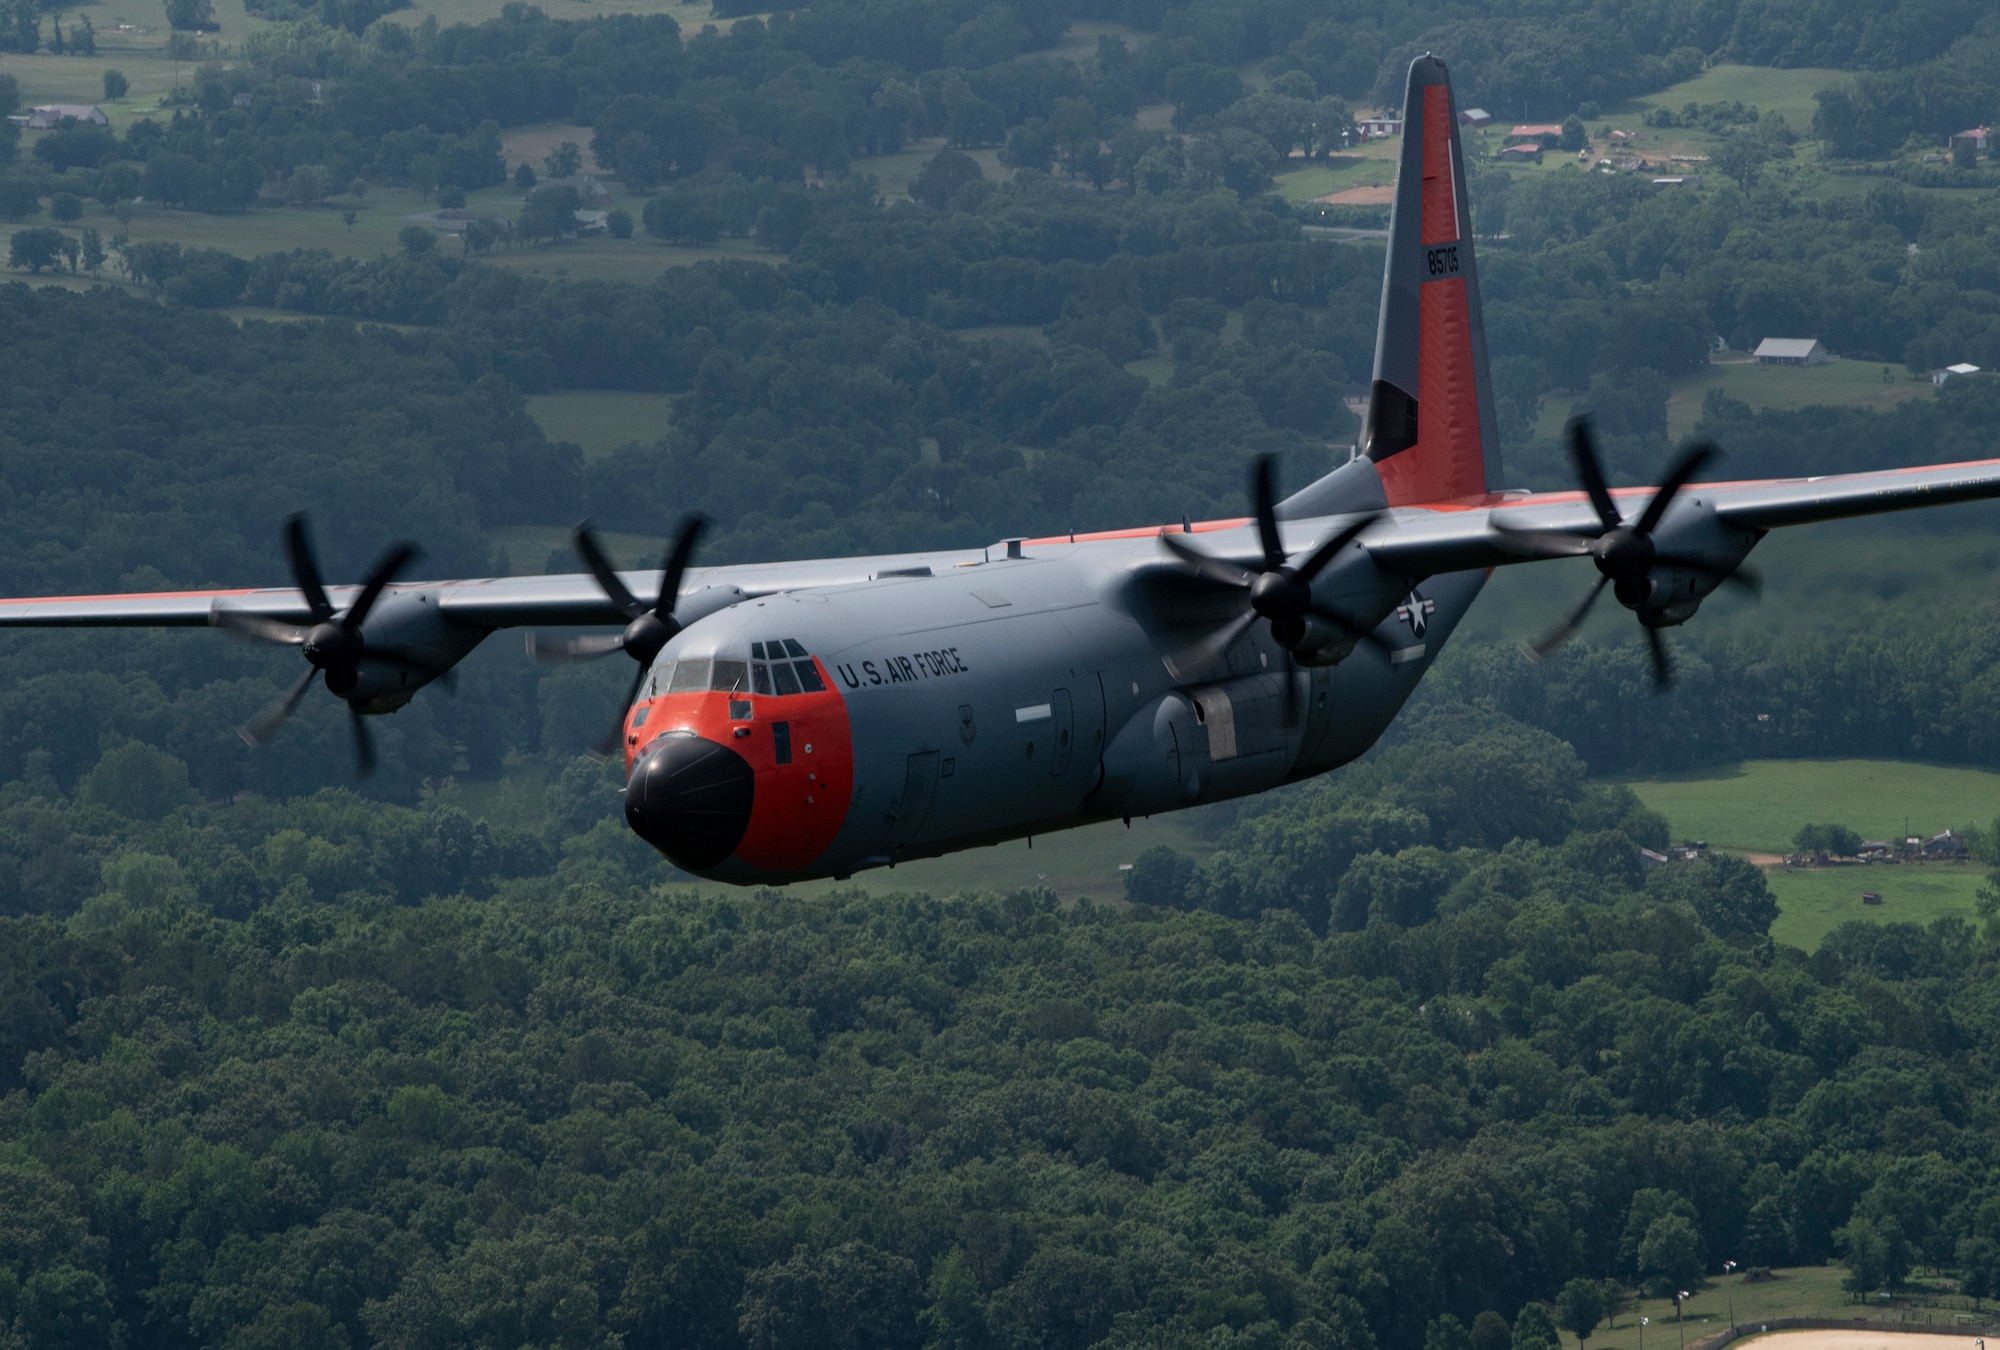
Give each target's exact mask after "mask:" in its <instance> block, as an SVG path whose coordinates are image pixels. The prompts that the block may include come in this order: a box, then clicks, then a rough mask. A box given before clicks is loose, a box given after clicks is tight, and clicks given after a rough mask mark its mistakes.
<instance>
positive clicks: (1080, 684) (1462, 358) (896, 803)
mask: <svg viewBox="0 0 2000 1350" xmlns="http://www.w3.org/2000/svg"><path fill="white" fill-rule="evenodd" d="M1389 233H1390V238H1389V252H1388V261H1387V266H1386V268H1385V275H1384V277H1383V285H1382V312H1381V321H1380V328H1379V335H1378V338H1377V345H1376V351H1375V373H1374V381H1373V385H1372V387H1371V390H1370V395H1369V402H1368V415H1367V421H1366V425H1365V426H1364V428H1363V432H1362V438H1361V441H1360V446H1359V450H1358V453H1357V454H1356V456H1355V457H1354V458H1353V459H1351V460H1350V461H1349V462H1348V463H1346V464H1345V465H1343V466H1341V467H1340V468H1338V469H1336V470H1335V471H1334V472H1332V473H1330V474H1328V475H1327V476H1326V477H1324V478H1322V479H1320V480H1319V481H1318V482H1316V483H1313V484H1312V485H1311V486H1309V487H1307V488H1306V489H1304V490H1303V491H1301V492H1298V493H1296V494H1294V495H1293V496H1290V497H1288V498H1285V499H1284V500H1282V501H1279V500H1276V499H1275V494H1274V492H1273V491H1272V483H1271V474H1270V470H1269V466H1268V464H1267V463H1260V464H1259V465H1258V466H1257V468H1256V471H1255V473H1254V474H1253V477H1252V492H1251V495H1252V500H1253V502H1254V505H1255V512H1256V514H1255V515H1254V516H1253V517H1252V518H1250V519H1247V520H1244V519H1237V520H1212V521H1204V522H1201V523H1199V524H1194V525H1191V526H1190V525H1185V524H1183V525H1180V526H1171V527H1165V528H1162V527H1159V526H1145V527H1143V528H1139V529H1130V530H1117V531H1111V532H1108V533H1104V534H1091V535H1077V536H1074V537H1067V536H1066V537H1059V538H1052V539H1024V540H1010V541H1007V542H1006V543H1005V544H1004V545H996V546H994V547H993V548H990V549H984V550H973V551H967V552H942V553H919V554H902V555H896V556H889V557H874V558H848V559H832V560H821V561H813V562H793V563H771V564H761V565H753V566H744V567H730V568H695V569H690V568H689V567H688V561H689V558H690V555H691V552H692V549H693V545H694V542H695V537H696V534H697V533H698V530H699V525H700V522H699V520H698V519H696V520H690V521H689V522H687V523H686V524H684V525H683V526H682V528H681V531H680V534H679V537H678V538H677V540H676V541H675V543H674V546H673V549H672V551H671V553H670V555H669V557H668V558H667V560H666V564H665V566H664V568H663V569H662V570H661V571H659V572H641V573H624V574H620V573H617V572H615V571H614V570H613V569H612V567H611V565H610V563H609V562H608V561H607V560H606V558H605V556H604V553H603V550H602V549H601V548H599V547H598V545H597V543H596V540H595V538H594V537H593V536H592V535H591V534H590V532H589V530H588V529H587V528H580V529H579V530H578V532H577V537H576V544H577V550H578V552H579V554H580V555H581V556H582V557H583V558H584V560H585V561H586V562H587V563H588V564H589V566H590V572H589V573H588V574H579V575H575V576H552V577H516V578H500V579H484V580H476V581H444V582H424V583H411V584H397V583H396V582H395V580H394V578H395V576H396V575H397V573H398V572H399V571H400V570H401V569H402V568H403V567H404V566H405V565H406V564H407V563H408V561H409V559H410V558H411V556H412V550H410V549H408V548H407V547H397V548H394V549H392V550H390V552H389V553H388V554H387V555H386V556H384V557H383V559H382V560H381V561H380V562H379V563H378V564H377V565H376V569H375V571H374V573H373V575H372V576H371V577H370V578H369V579H368V580H367V582H366V583H365V584H364V585H362V586H360V587H340V588H335V589H333V590H331V591H329V590H328V589H327V588H325V587H324V586H322V585H321V583H320V581H319V578H318V570H317V568H316V566H315V565H314V563H313V559H312V554H311V552H310V550H309V548H308V547H307V544H306V538H305V533H304V529H303V526H302V525H301V524H300V522H298V521H297V520H296V519H295V520H294V521H292V522H291V524H290V525H289V526H288V530H287V543H288V546H289V548H290V552H291V557H292V565H293V571H294V574H295V577H296V580H297V582H298V586H297V588H296V589H276V590H249V591H194V592H185V593H180V594H159V595H135V596H91V597H67V598H54V599H24V600H8V601H0V625H70V624H74V625H204V624H216V625H220V626H226V627H230V628H233V629H235V630H237V631H239V632H241V633H243V634H245V635H248V636H251V637H256V638H262V639H265V640H268V641H272V642H278V643H284V644H288V645H292V646H296V647H299V648H300V649H301V650H302V651H303V653H304V655H305V658H306V661H307V662H308V665H307V668H306V670H305V671H304V673H303V674H302V675H301V676H300V678H299V680H298V682H297V683H296V684H295V685H294V686H293V687H292V689H291V690H290V692H289V693H288V694H286V696H285V697H284V698H283V699H281V700H280V701H279V702H278V703H277V704H275V705H274V706H273V707H272V708H271V709H270V710H269V711H267V712H266V713H265V714H264V715H263V716H262V717H260V718H259V719H258V720H257V721H256V722H253V723H252V724H250V725H249V726H248V727H246V728H244V733H245V735H246V737H248V738H249V739H252V740H261V739H263V738H265V737H267V736H269V735H271V734H272V733H274V732H275V731H276V730H277V727H278V724H279V723H281V722H282V721H283V720H284V717H285V716H286V715H287V714H289V713H290V712H291V710H292V709H293V707H295V706H296V705H297V703H298V701H299V700H300V699H301V698H303V697H304V695H305V694H306V692H307V690H308V689H309V688H310V686H311V683H312V681H313V679H314V678H315V676H320V677H323V679H324V682H325V684H326V687H327V688H328V690H330V691H331V692H332V693H333V694H335V695H336V696H338V697H340V698H342V699H344V700H346V702H347V705H348V707H349V709H350V710H351V712H352V713H353V715H354V729H355V734H356V738H357V742H358V748H359V750H360V752H361V754H362V757H363V767H364V768H365V767H366V765H367V762H368V758H369V754H368V736H367V732H366V728H365V724H364V723H363V721H362V718H363V716H364V715H371V714H378V713H387V712H393V711H394V710H396V709H397V708H399V707H401V706H402V705H403V704H404V703H406V702H408V701H409V699H410V697H411V696H412V695H413V694H414V693H415V692H416V691H417V690H418V689H419V688H421V687H422V686H423V685H425V684H427V683H429V682H430V681H431V680H434V679H436V678H437V677H438V676H439V675H441V674H443V673H444V672H445V671H447V670H448V669H449V668H450V667H451V666H452V665H453V663H455V662H457V661H458V660H460V659H461V658H463V657H464V656H465V655H466V654H467V653H468V652H470V651H471V650H472V649H473V648H474V647H475V646H477V645H478V644H479V643H480V642H481V641H482V640H483V639H485V638H486V637H487V636H489V635H490V634H491V633H492V632H493V631H494V630H495V629H497V628H505V627H513V626H520V625H535V624H542V625H593V624H605V625H610V624H623V625H625V627H624V631H623V632H622V633H620V634H618V635H616V636H604V637H585V638H581V639H578V640H576V641H573V642H570V643H568V644H566V645H564V646H561V647H555V648H550V647H548V646H542V647H541V648H540V649H539V653H540V654H542V655H545V656H553V657H557V658H564V659H582V658H586V657H590V656H596V655H602V654H608V653H611V652H614V651H621V650H622V651H623V652H625V653H626V654H627V655H629V656H631V657H632V658H633V659H634V660H636V661H637V662H638V663H639V669H638V673H637V675H636V677H635V678H634V680H633V683H632V687H631V692H630V694H629V695H628V697H627V699H626V708H625V712H624V715H623V717H622V719H621V720H620V723H619V725H618V727H617V728H616V729H615V731H614V733H613V737H612V738H611V739H610V740H609V742H608V743H607V745H606V746H605V747H604V748H605V749H606V751H607V752H608V751H609V750H612V749H615V748H617V745H618V743H619V742H621V741H622V743H623V746H624V752H625V758H626V765H627V774H628V776H627V780H626V781H627V786H626V790H625V817H626V820H627V821H628V822H629V823H630V825H631V827H632V829H633V830H635V831H636V832H637V833H638V834H639V835H640V836H641V837H642V838H644V839H646V840H647V841H648V842H649V843H651V844H653V845H654V846H655V847H656V848H658V849H659V851H660V852H661V853H663V854H665V855H666V856H667V857H668V858H669V859H671V860H672V861H673V862H674V863H675V864H677V865H678V866H680V867H682V868H685V869H686V870H688V871H690V872H695V873H699V874H701V875H703V876H707V877H712V878H715V879H718V880H722V881H729V882H738V883H755V882H786V881H793V880H798V879H802V878H807V877H819V876H835V877H844V876H846V875H848V874H850V873H853V872H856V871H859V870H861V869H863V868H868V867H874V866H877V865H882V864H890V863H894V862H896V861H899V860H902V859H909V858H917V857H925V856H932V855H936V854H941V853H949V852H952V851H954V850H957V849H963V848H970V847H973V846H976V845H981V844H991V843H995V842H998V841H1001V840H1006V839H1014V838H1019V837H1021V836H1023V835H1031V834H1041V833H1047V832H1050V831H1053V830H1060V829H1066V828H1069V827H1071V826H1075V825H1081V824H1085V823H1088V822H1091V821H1098V820H1107V819H1116V818H1118V817H1126V818H1130V817H1132V816H1136V815H1148V814H1152V813H1154V812H1161V811H1171V810H1175V809H1177V808H1180V807H1184V806H1192V805H1195V804H1197V803H1200V802H1212V801H1217V800H1220V799H1223V798H1227V797H1238V796H1243V795H1246V794H1248V793H1253V792H1261V791H1263V790H1265V789H1266V788H1271V787H1275V786H1277V785H1278V784H1280V783H1287V782H1291V781H1294V780H1296V779H1301V778H1309V777H1311V776H1313V775H1315V774H1320V773H1324V772H1326V771H1327V770H1329V769H1332V768H1334V767H1336V766H1337V765H1340V764H1344V763H1346V762H1347V761H1348V760H1351V759H1353V758H1354V757H1355V756H1357V755H1359V754H1360V753H1362V752H1363V751H1364V750H1366V749H1367V748H1368V746H1369V745H1370V744H1372V743H1373V742H1374V740H1375V738H1376V737H1377V736H1379V735H1381V733H1382V731H1383V729H1384V728H1385V727H1387V726H1388V724H1389V722H1390V720H1391V719H1392V718H1394V717H1395V715H1396V713H1397V711H1398V710H1399V709H1400V708H1401V707H1402V705H1403V702H1404V700H1405V699H1407V698H1408V697H1409V695H1410V692H1411V691H1412V690H1413V689H1414V688H1415V686H1416V683H1417V681H1418V680H1419V679H1421V678H1422V677H1423V674H1424V671H1425V670H1426V669H1427V668H1428V667H1429V666H1430V664H1431V662H1432V661H1433V660H1434V659H1435V658H1436V656H1437V654H1438V652H1439V650H1440V649H1441V648H1442V647H1443V646H1444V642H1445V639H1446V638H1447V637H1449V636H1450V635H1451V632H1452V630H1453V628H1455V627H1456V626H1457V624H1458V621H1459V620H1460V619H1461V618H1462V617H1463V616H1464V614H1465V612H1466V610H1467V608H1468V607H1469V606H1470V605H1471V604H1472V602H1473V599H1474V598H1475V597H1476V596H1477V595H1478V594H1479V588H1480V586H1481V585H1482V584H1483V583H1484V582H1485V580H1486V577H1487V576H1488V574H1489V573H1490V571H1491V569H1492V568H1494V567H1496V566H1501V565H1507V564H1513V563H1519V562H1524V561H1534V560H1539V559H1546V558H1565V557H1577V556H1584V555H1588V556H1589V557H1590V558H1591V559H1592V560H1593V561H1594V562H1595V563H1596V566H1597V569H1598V571H1599V573H1600V576H1599V578H1598V581H1597V583H1596V585H1595V587H1593V588H1592V589H1591V591H1590V592H1589V594H1588V595H1587V596H1585V597H1584V599H1583V602H1582V603H1581V604H1579V605H1578V606H1577V607H1576V609H1575V610H1574V611H1573V612H1572V613H1571V614H1570V615H1569V617H1568V618H1567V619H1565V620H1564V622H1563V623H1562V624H1561V625H1559V626H1558V628H1557V629H1556V631H1555V632H1554V633H1552V634H1550V635H1549V636H1548V637H1547V638H1545V639H1544V640H1543V642H1542V644H1541V649H1542V650H1543V651H1544V652H1545V651H1547V650H1550V649H1553V647H1554V646H1555V644H1556V643H1558V642H1560V641H1561V640H1562V638H1564V637H1565V636H1567V635H1568V633H1569V632H1570V631H1571V630H1573V629H1574V628H1575V627H1576V625H1577V624H1578V623H1579V622H1581V620H1582V618H1583V615H1584V613H1585V612H1586V611H1587V610H1588V609H1589V607H1590V606H1591V604H1592V603H1594V602H1595V601H1596V599H1597V598H1598V597H1599V595H1600V594H1601V593H1602V592H1603V590H1604V589H1605V588H1606V587H1607V586H1608V587H1610V588H1611V590H1612V593H1613V594H1614V595H1615V596H1616V597H1617V598H1618V600H1619V602H1620V603H1621V604H1623V605H1624V606H1625V607H1626V608H1628V609H1630V610H1632V611H1633V612H1634V613H1635V614H1636V615H1637V616H1638V618H1639V622H1640V623H1641V624H1642V625H1644V627H1645V632H1646V635H1647V637H1648V639H1649V640H1650V642H1651V644H1652V650H1653V655H1654V661H1655V671H1656V674H1657V675H1658V676H1659V677H1660V680H1661V682H1662V683H1664V682H1665V678H1666V674H1667V658H1666V652H1665V648H1664V647H1663V645H1662V644H1661V640H1660V633H1659V630H1660V629H1662V628H1667V627H1672V626H1674V625H1676V624H1680V623H1684V622H1686V621H1687V620H1688V619H1689V618H1690V617H1691V616H1692V615H1693V614H1694V612H1695V610H1696V608H1697V607H1699V605H1700V604H1701V602H1702V600H1703V599H1704V598H1705V597H1706V596H1707V595H1708V594H1709V593H1710V592H1712V591H1714V590H1715V589H1716V588H1717V587H1719V586H1721V585H1724V584H1728V583H1735V584H1739V585H1749V584H1751V583H1750V582H1749V580H1748V579H1747V578H1746V577H1745V576H1744V575H1743V574H1742V573H1740V572H1739V570H1738V569H1739V567H1740V565H1741V564H1742V562H1743V560H1744V558H1745V556H1746V555H1747V554H1748V553H1749V552H1750V550H1751V549H1752V548H1753V547H1755V546H1756V543H1757V541H1758V540H1759V539H1761V538H1763V536H1764V534H1765V532H1766V531H1768V530H1771V529H1774V528H1776V527H1778V526H1781V525H1799V524H1805V523H1809V522H1812V521H1820V520H1833V519H1839V518H1842V517H1847V516H1857V515H1866V514H1870V513H1873V512H1878V511H1895V510H1902V509H1906V508H1910V507H1918V506H1935V505H1941V504H1944V503H1948V502H1960V501H1967V500H1972V499H1975V498H1982V497H1993V496H2000V460H1986V461H1981V462H1978V463H1969V464H1950V465H1939V466H1931V467H1924V468H1915V469H1903V470H1896V471H1889V472H1879V473H1864V474H1850V475H1842V476H1839V477H1831V478H1816V479H1786V480H1767V481H1761V482H1744V483H1704V484H1699V485H1697V484H1695V483H1694V479H1695V477H1696V475H1697V474H1698V472H1699V471H1700V470H1701V469H1702V468H1703V466H1704V465H1705V463H1706V462H1707V460H1708V458H1709V457H1710V456H1711V455H1712V454H1713V453H1714V450H1713V447H1706V446H1699V445H1697V446H1692V447H1690V448H1688V449H1687V450H1685V451H1683V452H1682V454H1681V455H1680V457H1679V458H1678V459H1677V461H1676V462H1675V463H1674V464H1673V465H1672V466H1671V469H1670V471H1669V473H1668V474H1667V475H1666V478H1665V480H1664V482H1662V484H1661V485H1660V486H1659V487H1658V488H1630V489H1618V490H1616V491H1613V490H1610V489H1608V488H1607V487H1606V486H1605V480H1604V477H1603V474H1602V473H1601V472H1600V470H1599V468H1598V464H1597V459H1596V456H1595V454H1594V452H1593V451H1592V449H1591V445H1590V440H1589V436H1588V433H1587V430H1586V429H1584V428H1582V427H1580V426H1578V427H1573V428H1572V433H1571V435H1572V439H1571V448H1572V451H1573V454H1574V458H1575V463H1576V470H1577V473H1578V476H1579V478H1580V479H1581V486H1582V489H1583V490H1582V491H1580V492H1561V493H1543V494H1528V493H1523V492H1511V493H1510V492H1507V491H1505V490H1503V488H1502V486H1501V482H1502V480H1501V473H1500V458H1499V437H1498V435H1497V432H1496V429H1495V424H1494V416H1493V400H1492V394H1491V391H1490V389H1489V383H1488V375H1487V360H1486V340H1485V334H1484V330H1483V328H1482V325H1481V320H1480V302H1479V273H1478V268H1477V266H1476V264H1475V261H1474V257H1473V245H1472V232H1471V216H1470V212H1469V210H1468V207H1467V202H1466V195H1465V170H1464V165H1463V162H1462V159H1461V155H1460V150H1459V141H1458V131H1457V108H1456V105H1455V104H1454V101H1453V97H1452V90H1451V84H1450V81H1449V78H1448V77H1447V75H1446V72H1445V65H1444V63H1443V62H1442V61H1440V60H1437V59H1436V58H1434V57H1431V56H1424V57H1420V58H1419V59H1418V60H1417V61H1416V62H1414V63H1413V64H1412V65H1411V67H1410V81H1409V95H1408V100H1407V103H1406V105H1405V121H1404V142H1403V149H1402V163H1401V168H1400V171H1399V175H1398V178H1397V185H1396V200H1395V207H1394V214H1393V217H1392V222H1391V227H1390V232H1389ZM641 596H646V597H655V596H656V597H657V599H656V600H650V601H649V600H646V599H640V598H638V597H641ZM529 643H530V647H531V648H534V647H535V646H536V644H535V642H534V639H533V638H532V637H531V638H530V639H529Z"/></svg>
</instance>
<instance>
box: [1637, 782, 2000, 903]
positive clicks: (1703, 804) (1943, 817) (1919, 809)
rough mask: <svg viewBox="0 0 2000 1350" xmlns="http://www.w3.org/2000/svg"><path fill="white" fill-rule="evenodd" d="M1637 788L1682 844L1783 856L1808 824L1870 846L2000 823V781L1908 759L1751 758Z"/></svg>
mask: <svg viewBox="0 0 2000 1350" xmlns="http://www.w3.org/2000/svg"><path fill="white" fill-rule="evenodd" d="M1631 787H1632V790H1633V791H1634V792H1636V793H1638V794H1639V798H1640V800H1642V801H1644V802H1645V803H1646V805H1648V806H1650V807H1652V808H1653V809H1654V810H1655V811H1658V812H1659V813H1660V814H1662V815H1664V816H1665V817H1666V818H1667V821H1668V823H1669V824H1671V825H1672V826H1673V828H1674V837H1675V838H1677V839H1683V838H1684V839H1705V840H1707V841H1708V842H1709V843H1710V844H1712V845H1714V846H1715V847H1716V848H1727V849H1738V850H1742V851H1745V852H1755V853H1783V852H1785V851H1786V850H1787V849H1789V848H1790V847H1791V843H1792V836H1793V835H1794V834H1796V833H1797V832H1798V829H1799V827H1800V826H1802V825H1808V824H1818V825H1845V826H1847V827H1848V828H1849V829H1852V830H1856V831H1858V832H1859V833H1860V834H1861V837H1862V838H1864V839H1901V838H1902V837H1904V835H1905V834H1916V835H1923V836H1926V837H1928V836H1930V835H1933V834H1936V833H1937V832H1938V831H1940V830H1945V829H1963V828H1964V827H1965V826H1968V825H1978V826H1980V827H1982V828H1984V827H1987V826H1990V825H1991V824H1992V823H1993V820H1994V818H1995V817H1996V816H2000V774H1995V773H1987V772H1985V771H1983V770H1980V769H1965V768H1957V767H1947V766H1943V765H1932V764H1912V763H1908V762H1906V761H1902V760H1881V759H1768V760H1749V761H1747V762H1745V763H1742V764H1738V765H1733V766H1730V767H1728V768H1723V769H1706V770H1695V771H1691V772H1688V773H1679V774H1670V775H1666V776H1663V777H1658V778H1644V779H1634V780H1631ZM1893 870H1895V869H1891V868H1882V869H1871V870H1870V872H1869V875H1870V876H1874V875H1878V874H1886V873H1888V872H1890V871H1893ZM1913 870H1914V869H1913ZM1867 889H1870V890H1874V889H1878V888H1876V887H1872V886H1871V887H1868V888H1867Z"/></svg>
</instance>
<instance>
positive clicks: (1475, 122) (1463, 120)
mask: <svg viewBox="0 0 2000 1350" xmlns="http://www.w3.org/2000/svg"><path fill="white" fill-rule="evenodd" d="M1458 124H1459V125H1460V126H1462V127H1475V128H1477V127H1490V126H1492V125H1493V114H1492V113H1490V112H1488V111H1486V109H1484V108H1467V109H1465V110H1464V111H1462V112H1460V113H1459V115H1458Z"/></svg>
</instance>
